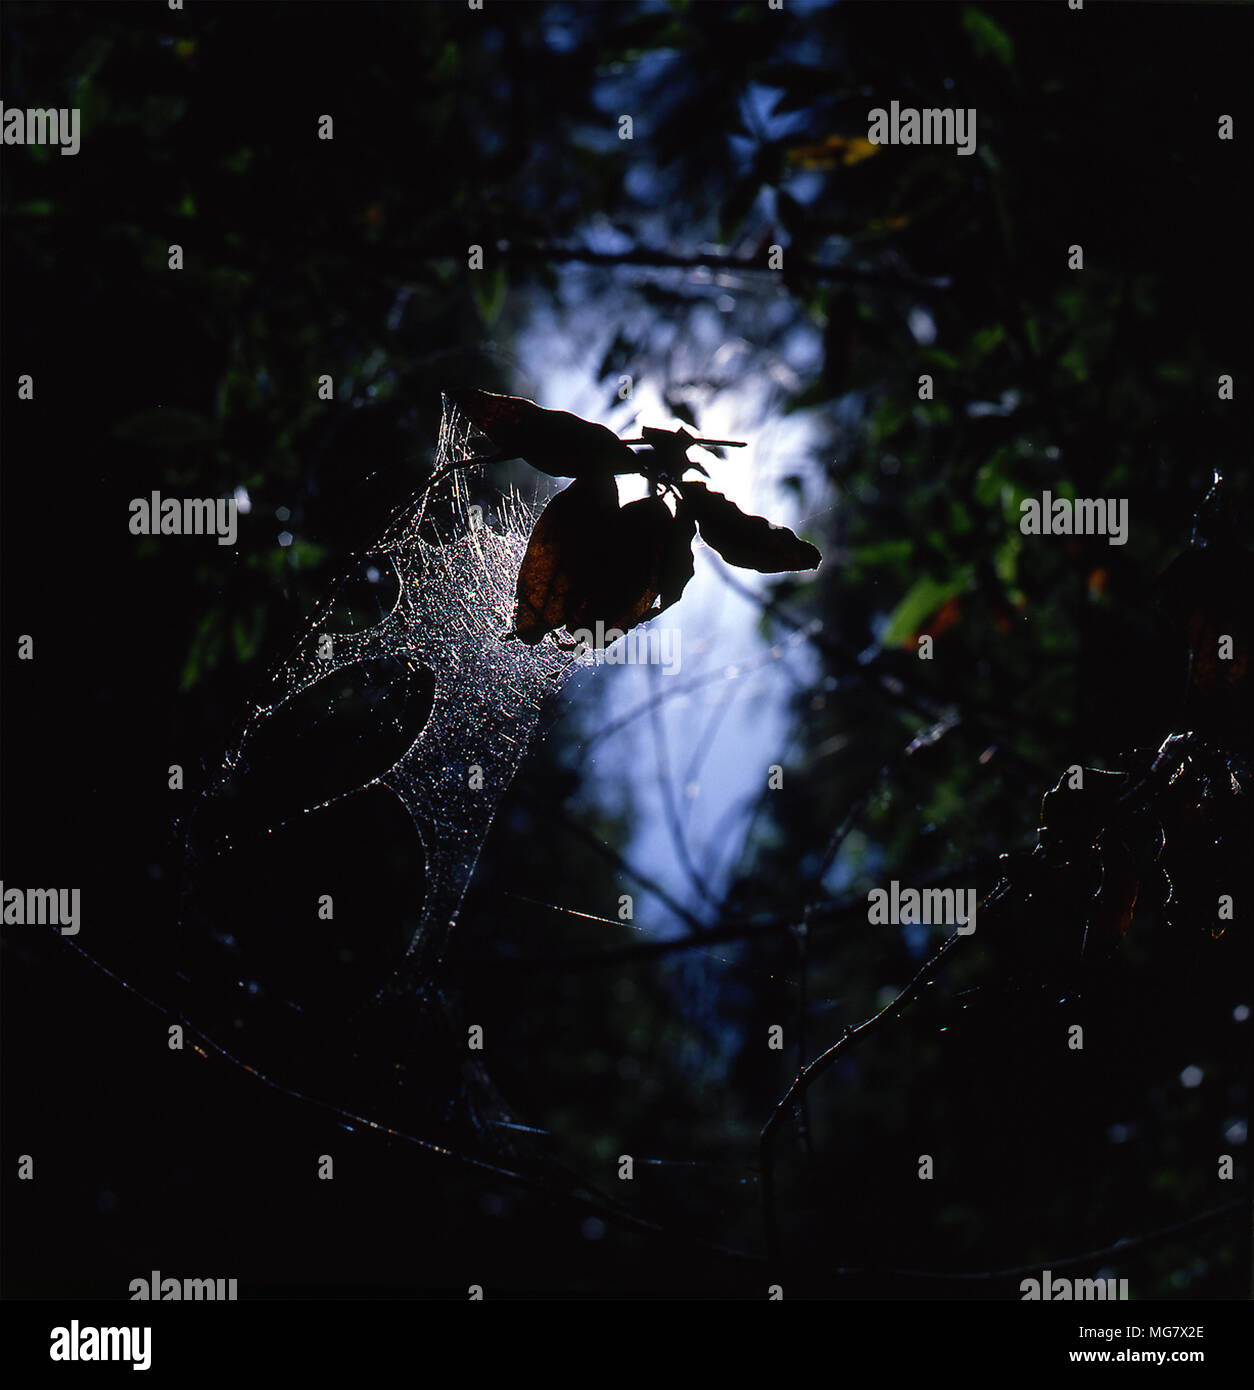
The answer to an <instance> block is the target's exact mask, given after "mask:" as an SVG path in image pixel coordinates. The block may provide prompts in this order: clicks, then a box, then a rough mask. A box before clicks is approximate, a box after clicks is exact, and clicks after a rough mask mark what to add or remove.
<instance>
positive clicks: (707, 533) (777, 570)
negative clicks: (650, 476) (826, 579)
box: [678, 482, 823, 574]
mask: <svg viewBox="0 0 1254 1390" xmlns="http://www.w3.org/2000/svg"><path fill="white" fill-rule="evenodd" d="M678 486H679V490H680V492H681V493H682V494H683V498H684V501H685V502H687V503H688V504H689V506H690V507H691V508H692V512H693V515H694V516H695V517H696V520H697V525H698V526H699V527H700V528H701V538H702V539H703V540H704V541H705V543H706V544H707V545H709V546H712V547H713V549H715V550H717V551H718V553H719V554H720V555H721V556H722V557H723V559H724V560H726V561H727V563H728V564H729V565H739V566H740V568H742V569H751V570H757V571H758V572H759V573H760V574H782V573H783V572H784V571H785V570H812V569H815V568H816V567H817V566H818V563H819V561H820V560H821V559H822V558H823V557H822V556H821V555H820V554H819V552H818V550H816V549H815V547H814V546H812V545H811V544H810V543H809V542H808V541H803V540H801V539H800V538H799V537H798V536H795V535H793V533H792V532H791V531H790V530H789V529H788V528H787V527H786V526H774V525H772V524H771V523H770V522H769V521H767V519H766V518H765V517H762V516H749V515H746V513H744V512H742V511H741V510H740V508H739V507H738V506H736V504H735V503H734V502H731V501H729V500H728V499H727V498H726V497H724V496H723V494H722V493H721V492H711V491H710V489H709V488H708V487H706V485H705V484H704V483H698V482H683V483H680V484H679V485H678Z"/></svg>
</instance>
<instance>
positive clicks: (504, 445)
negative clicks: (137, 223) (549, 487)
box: [450, 391, 640, 478]
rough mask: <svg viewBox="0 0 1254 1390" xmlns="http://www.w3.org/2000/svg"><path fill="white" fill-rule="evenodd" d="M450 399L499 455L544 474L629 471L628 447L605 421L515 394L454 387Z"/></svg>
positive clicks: (632, 458) (632, 459) (632, 464)
mask: <svg viewBox="0 0 1254 1390" xmlns="http://www.w3.org/2000/svg"><path fill="white" fill-rule="evenodd" d="M450 394H451V398H452V400H453V401H454V402H455V403H456V405H457V407H458V408H459V409H460V410H461V411H462V412H463V413H464V414H465V415H466V416H467V417H468V418H469V419H470V420H471V422H472V423H473V424H474V425H475V426H476V427H477V428H478V429H480V430H482V431H483V433H484V434H486V435H487V436H488V438H489V439H490V440H491V441H492V442H493V444H495V445H496V446H497V448H498V449H499V450H500V451H501V453H500V457H501V458H502V459H506V458H520V459H523V460H524V461H525V462H527V463H529V464H530V465H531V466H532V468H538V469H539V470H540V472H541V473H547V474H548V475H549V477H550V478H585V477H589V476H590V475H593V474H604V475H606V476H608V475H610V474H612V473H634V472H636V471H637V469H639V467H640V464H639V462H638V461H637V459H636V455H635V454H634V453H632V451H631V449H630V448H628V446H627V445H626V444H625V443H624V442H623V441H622V440H621V439H619V437H618V436H617V435H616V434H615V433H614V431H613V430H611V429H609V428H607V427H606V426H605V425H598V424H596V423H595V422H594V421H592V420H583V419H581V418H580V417H579V416H578V415H571V414H570V413H569V412H568V411H565V410H546V409H544V407H543V406H539V405H537V404H536V403H535V402H534V401H528V400H524V399H523V398H522V397H521V396H498V395H495V394H494V393H493V392H491V391H456V392H452V393H450Z"/></svg>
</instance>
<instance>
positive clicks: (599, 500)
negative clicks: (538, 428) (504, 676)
mask: <svg viewBox="0 0 1254 1390" xmlns="http://www.w3.org/2000/svg"><path fill="white" fill-rule="evenodd" d="M618 510H619V507H618V489H617V488H616V487H615V485H614V479H613V478H612V477H611V476H610V475H609V474H592V475H591V476H588V477H580V478H577V479H576V480H575V481H574V482H573V483H571V485H570V486H569V487H568V488H565V489H563V491H561V492H559V493H558V494H557V496H556V497H553V498H551V499H550V501H549V503H548V505H547V506H546V507H545V509H544V510H543V511H542V512H541V513H540V515H539V517H538V518H537V520H536V524H535V526H534V527H532V530H531V538H530V539H529V540H528V542H527V551H526V554H525V555H524V556H523V561H522V565H521V566H520V567H519V570H518V583H517V586H516V588H515V607H514V636H515V637H517V638H518V639H519V641H521V642H526V643H527V645H528V646H534V645H535V644H536V643H537V642H539V641H541V640H542V639H543V638H544V636H545V635H546V633H549V632H554V631H556V630H557V629H558V628H559V627H563V626H569V625H570V621H571V620H573V619H574V616H575V613H576V610H577V608H578V607H579V606H581V605H583V604H584V603H585V602H586V595H587V594H588V592H589V590H590V589H591V587H592V584H593V579H594V576H595V574H596V571H597V568H598V566H599V564H600V563H601V554H602V545H603V542H602V536H603V533H604V531H605V529H606V528H607V527H612V526H613V525H614V523H615V513H617V511H618Z"/></svg>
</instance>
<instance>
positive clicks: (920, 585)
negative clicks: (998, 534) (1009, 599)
mask: <svg viewBox="0 0 1254 1390" xmlns="http://www.w3.org/2000/svg"><path fill="white" fill-rule="evenodd" d="M970 583H971V571H970V570H969V569H964V570H961V571H960V572H959V573H958V574H956V575H954V576H953V577H952V578H950V579H945V580H941V579H933V578H932V576H931V575H924V577H923V578H922V579H919V580H916V581H915V582H914V583H913V584H912V585H911V586H910V588H909V589H908V590H907V591H906V594H905V597H904V598H903V599H902V600H901V602H900V603H899V604H898V605H897V607H896V608H895V609H894V610H893V614H892V617H890V618H889V620H888V626H887V627H886V628H885V629H884V631H883V633H882V634H881V636H880V646H882V647H899V646H901V644H902V643H903V642H904V641H905V640H906V639H907V638H908V637H910V636H911V635H912V634H913V633H916V632H917V631H918V630H919V628H920V627H922V626H923V624H924V622H925V621H926V620H927V619H928V618H930V617H931V616H932V614H933V613H935V612H936V610H937V609H938V608H939V607H940V606H941V604H942V603H944V602H945V601H946V599H951V598H953V597H954V596H955V595H956V594H960V593H962V592H963V591H964V590H965V589H966V588H967V587H968V586H969V585H970Z"/></svg>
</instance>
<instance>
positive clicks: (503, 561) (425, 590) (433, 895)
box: [226, 402, 577, 981]
mask: <svg viewBox="0 0 1254 1390" xmlns="http://www.w3.org/2000/svg"><path fill="white" fill-rule="evenodd" d="M474 434H475V430H474V427H473V426H472V425H471V424H470V423H469V421H468V420H467V419H466V417H465V416H464V415H462V414H461V413H460V412H459V411H457V410H456V408H455V407H453V406H451V405H450V404H449V403H448V402H446V404H445V410H444V413H443V416H442V418H441V422H440V434H439V441H438V444H437V449H436V458H435V473H434V474H433V479H434V480H435V482H434V486H429V487H428V488H427V489H425V490H424V491H423V492H422V494H421V495H420V496H419V497H418V498H417V499H416V500H415V501H414V502H412V503H411V504H410V505H409V506H408V507H407V508H405V509H404V511H403V512H402V513H401V514H400V516H398V517H397V518H395V519H394V520H393V522H392V523H391V525H390V526H389V527H388V529H387V530H386V531H385V533H384V534H383V536H382V537H380V539H379V541H378V543H377V544H376V545H375V546H374V547H373V549H372V551H371V558H372V559H374V560H376V561H377V562H379V563H382V564H386V565H388V566H390V568H391V571H392V573H393V575H394V577H395V581H396V584H397V591H396V600H395V604H394V606H393V607H392V609H391V611H390V612H388V613H387V614H386V616H385V617H384V618H383V620H382V621H381V622H379V623H377V624H375V625H373V626H371V627H369V628H367V629H366V630H365V631H362V632H349V633H335V634H333V633H332V631H331V630H330V628H331V626H333V625H334V620H335V608H336V600H335V599H334V598H333V599H332V600H331V602H330V603H329V604H328V605H327V606H326V608H325V609H324V610H323V611H322V612H321V613H320V614H319V615H318V617H317V618H316V619H315V620H314V622H313V623H312V624H311V626H310V628H309V630H308V632H307V633H306V635H305V638H304V640H303V641H302V642H301V643H300V644H299V645H298V647H297V649H296V650H295V652H294V653H293V654H292V655H291V656H290V657H289V658H288V660H287V661H285V662H284V663H283V664H282V665H281V667H280V668H279V670H278V671H277V672H276V673H275V675H274V678H273V679H274V694H273V697H272V698H271V699H270V700H269V701H267V702H266V703H264V704H259V705H258V706H257V707H256V708H255V709H254V710H253V711H252V713H251V715H250V717H249V719H248V722H247V725H246V727H245V731H244V735H243V737H242V739H241V741H240V743H239V744H238V745H237V747H236V748H235V750H233V752H232V753H231V754H230V755H229V757H228V759H227V768H226V770H227V773H228V776H233V775H235V774H236V773H237V772H238V771H239V770H240V768H241V767H242V766H243V765H244V763H245V760H246V755H247V749H248V745H249V742H250V741H251V740H252V739H253V738H254V737H255V735H256V734H257V732H258V730H259V728H260V727H261V726H262V725H263V724H264V723H265V722H266V721H268V720H270V719H272V718H273V717H274V716H275V715H276V713H278V712H279V710H281V709H282V708H283V706H284V705H286V704H287V703H288V702H290V701H292V700H293V699H294V698H295V697H297V696H299V695H301V694H302V693H304V692H307V691H310V690H311V689H312V688H314V687H315V686H317V685H318V684H320V683H322V682H327V681H331V680H333V679H334V678H335V677H336V676H337V675H339V674H341V673H344V672H347V671H350V670H351V669H352V668H354V667H361V666H363V665H364V664H366V663H370V662H384V661H388V662H392V663H398V664H399V665H401V666H403V667H404V668H405V669H406V670H407V671H408V672H409V673H410V674H411V675H417V674H418V673H426V674H427V675H428V676H429V677H431V678H433V680H434V689H433V690H432V692H431V696H430V700H431V708H430V713H429V715H428V717H427V718H426V720H425V722H424V723H423V725H422V729H421V731H420V732H419V733H418V735H417V737H416V738H414V740H413V741H412V743H410V744H409V746H408V747H407V748H406V749H405V750H404V752H403V753H402V754H401V755H400V757H398V758H397V759H396V760H395V761H394V762H393V763H392V764H391V766H389V767H388V768H387V769H386V771H384V772H382V773H380V774H378V775H377V776H376V777H374V778H372V779H370V780H369V781H367V782H365V783H364V784H362V787H355V788H353V789H352V790H354V791H357V790H361V789H363V788H368V787H370V786H375V785H378V786H383V787H386V788H388V789H389V790H390V791H392V792H393V793H394V794H395V795H396V797H397V798H398V799H399V800H400V802H401V804H402V805H403V806H404V807H405V809H406V810H407V811H408V812H409V815H410V816H411V818H412V820H413V822H414V826H415V828H416V829H417V832H418V836H419V839H420V841H421V843H422V847H423V850H424V852H425V856H426V884H425V891H424V893H423V901H422V907H421V914H420V917H419V921H418V925H417V927H416V928H415V930H414V933H413V936H412V939H411V941H410V943H409V947H408V954H409V956H410V957H411V962H410V966H409V968H408V970H407V974H408V976H409V978H410V979H411V981H416V980H419V979H420V977H421V975H424V974H426V973H429V972H430V971H431V970H432V969H434V968H435V967H436V966H438V963H439V960H440V957H441V954H442V950H443V946H444V943H445V940H446V939H447V936H448V933H449V932H450V931H451V930H452V927H453V924H454V922H455V920H456V917H457V912H458V908H459V907H460V905H461V901H462V898H463V896H464V895H465V892H466V888H467V885H468V884H469V882H470V879H471V876H472V874H473V873H474V869H475V864H476V861H477V859H478V856H479V851H480V848H481V846H482V844H483V841H484V838H485V837H486V835H487V833H488V830H489V828H490V826H491V824H492V819H493V816H494V814H495V812H496V808H497V805H498V803H499V801H500V798H501V796H502V794H503V793H504V791H505V789H506V788H507V787H508V785H509V783H510V781H511V780H512V779H513V777H514V774H515V773H516V772H517V770H518V766H519V763H520V762H521V760H522V758H523V755H524V753H525V752H526V749H527V747H528V745H529V743H530V741H531V739H532V736H533V735H534V733H535V731H536V727H537V724H538V721H539V718H540V711H541V706H542V704H543V702H544V700H545V698H546V697H547V696H549V695H551V694H553V693H554V692H555V691H556V690H557V689H558V688H559V687H560V686H561V684H562V682H563V681H564V680H565V678H566V676H567V675H568V674H569V673H570V670H571V668H572V667H573V666H574V665H575V664H577V661H576V658H575V657H574V656H573V655H572V654H571V653H570V652H569V651H566V650H563V649H562V648H560V647H558V646H557V645H555V644H554V643H553V642H551V641H546V642H544V643H542V644H540V645H539V646H537V647H535V648H528V647H526V646H524V645H522V644H521V643H517V642H511V641H505V640H502V639H503V635H504V634H505V633H506V631H507V630H508V629H509V627H510V626H511V622H512V615H513V603H514V579H515V576H516V575H517V573H518V567H519V565H520V563H521V561H522V557H523V553H524V551H525V549H526V544H527V536H528V534H529V532H530V528H531V526H532V524H533V523H534V521H535V518H536V515H537V514H538V508H537V507H534V506H531V505H529V504H528V503H526V502H524V501H523V500H522V498H521V497H520V496H519V495H518V493H517V492H513V491H511V492H510V493H507V494H505V495H504V496H503V497H502V500H501V505H500V509H499V517H498V520H497V524H496V525H495V526H493V525H490V524H487V523H485V522H484V521H483V519H482V509H481V508H475V509H473V510H472V507H471V504H470V501H469V497H470V493H469V489H468V485H467V475H466V471H465V470H461V469H459V468H457V465H460V464H462V463H464V462H465V461H466V460H468V459H471V458H473V457H475V455H476V452H481V451H477V450H476V449H475V447H474V446H472V444H471V442H470V441H471V437H472V435H474ZM441 475H445V476H444V477H443V478H442V479H441ZM433 514H434V515H437V516H438V518H439V520H438V521H436V522H435V523H434V524H433V525H430V526H429V525H427V523H428V521H429V519H430V518H431V517H432V516H433ZM441 533H443V534H441ZM336 799H338V797H337V796H332V797H329V798H326V799H323V800H321V801H318V802H316V803H314V804H312V805H309V806H306V807H304V808H302V809H303V810H304V811H305V812H310V811H314V810H318V809H320V808H321V807H324V806H327V805H329V804H331V802H332V801H334V800H336Z"/></svg>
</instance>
